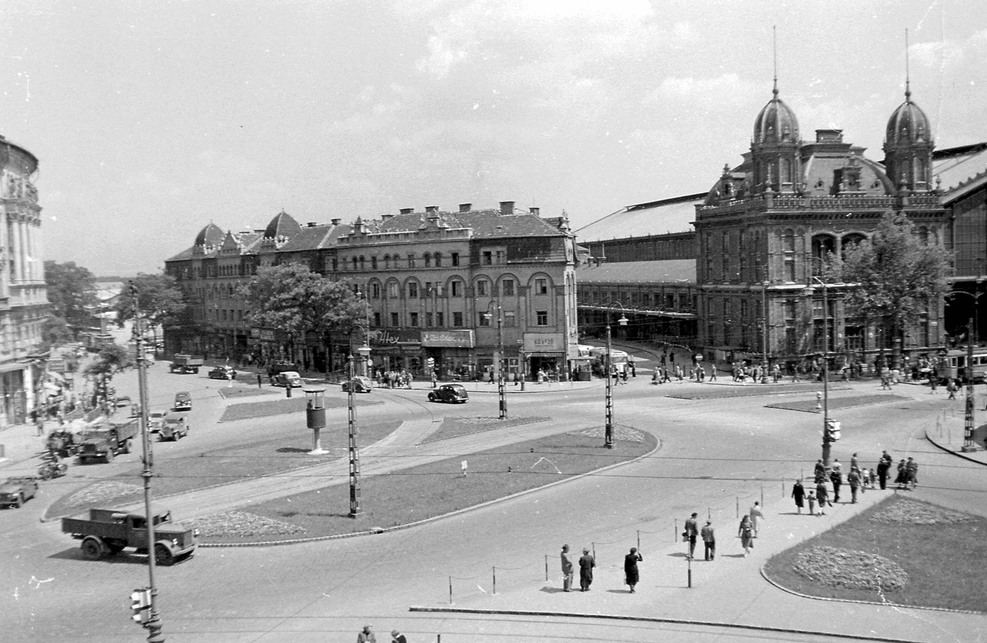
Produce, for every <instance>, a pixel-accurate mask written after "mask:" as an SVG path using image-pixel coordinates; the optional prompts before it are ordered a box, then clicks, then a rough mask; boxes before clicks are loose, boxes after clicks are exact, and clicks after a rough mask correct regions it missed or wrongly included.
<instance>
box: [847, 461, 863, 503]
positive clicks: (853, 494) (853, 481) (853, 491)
mask: <svg viewBox="0 0 987 643" xmlns="http://www.w3.org/2000/svg"><path fill="white" fill-rule="evenodd" d="M846 482H847V484H848V485H850V504H853V505H855V504H857V488H858V487H859V486H860V473H859V472H858V471H857V469H856V467H854V468H853V469H850V473H848V474H847V477H846Z"/></svg>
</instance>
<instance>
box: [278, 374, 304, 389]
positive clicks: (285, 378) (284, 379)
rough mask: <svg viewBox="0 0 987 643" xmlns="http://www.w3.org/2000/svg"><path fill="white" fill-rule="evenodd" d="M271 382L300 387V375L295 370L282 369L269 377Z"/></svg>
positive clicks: (286, 386)
mask: <svg viewBox="0 0 987 643" xmlns="http://www.w3.org/2000/svg"><path fill="white" fill-rule="evenodd" d="M271 384H273V385H274V386H283V387H285V388H288V387H291V388H301V387H302V376H301V375H299V374H298V372H297V371H282V372H280V373H278V374H276V375H273V376H272V377H271Z"/></svg>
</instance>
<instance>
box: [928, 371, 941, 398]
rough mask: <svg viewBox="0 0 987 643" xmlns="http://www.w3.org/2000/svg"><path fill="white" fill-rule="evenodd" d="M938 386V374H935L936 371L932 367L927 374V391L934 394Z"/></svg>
mask: <svg viewBox="0 0 987 643" xmlns="http://www.w3.org/2000/svg"><path fill="white" fill-rule="evenodd" d="M938 388H939V376H938V375H936V371H935V370H934V369H933V371H932V373H930V374H929V393H930V394H935V392H936V389H938Z"/></svg>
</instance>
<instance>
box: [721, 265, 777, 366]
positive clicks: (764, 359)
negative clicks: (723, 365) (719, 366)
mask: <svg viewBox="0 0 987 643" xmlns="http://www.w3.org/2000/svg"><path fill="white" fill-rule="evenodd" d="M761 324H762V325H763V326H764V328H763V329H762V332H761V384H767V383H768V280H767V279H765V280H764V281H762V282H761ZM714 368H715V364H714Z"/></svg>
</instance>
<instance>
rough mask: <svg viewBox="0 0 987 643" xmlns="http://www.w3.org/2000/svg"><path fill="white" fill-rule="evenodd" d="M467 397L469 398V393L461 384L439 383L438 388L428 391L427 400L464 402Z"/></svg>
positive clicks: (452, 402) (453, 402)
mask: <svg viewBox="0 0 987 643" xmlns="http://www.w3.org/2000/svg"><path fill="white" fill-rule="evenodd" d="M468 399H470V395H469V393H467V392H466V387H464V386H463V385H462V384H440V385H439V387H438V388H435V389H432V390H431V391H429V392H428V401H429V402H449V403H451V404H465V403H466V400H468Z"/></svg>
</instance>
